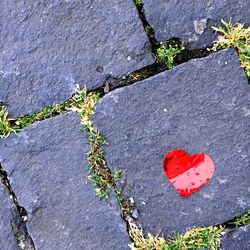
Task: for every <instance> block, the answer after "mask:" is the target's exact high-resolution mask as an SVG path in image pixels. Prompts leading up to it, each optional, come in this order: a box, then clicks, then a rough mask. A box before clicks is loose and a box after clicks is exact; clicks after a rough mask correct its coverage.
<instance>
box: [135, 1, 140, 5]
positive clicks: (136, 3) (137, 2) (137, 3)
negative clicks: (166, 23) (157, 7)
mask: <svg viewBox="0 0 250 250" xmlns="http://www.w3.org/2000/svg"><path fill="white" fill-rule="evenodd" d="M134 3H135V5H141V4H142V0H134Z"/></svg>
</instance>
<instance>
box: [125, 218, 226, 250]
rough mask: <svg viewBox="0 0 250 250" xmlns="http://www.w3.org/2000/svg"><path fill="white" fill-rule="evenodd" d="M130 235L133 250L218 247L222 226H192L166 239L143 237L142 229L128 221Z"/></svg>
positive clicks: (213, 248)
mask: <svg viewBox="0 0 250 250" xmlns="http://www.w3.org/2000/svg"><path fill="white" fill-rule="evenodd" d="M129 228H130V230H129V232H130V237H131V238H132V239H133V240H134V243H133V244H131V245H130V248H131V249H133V250H186V249H190V250H192V249H193V250H195V249H205V248H208V249H211V250H216V249H219V246H220V237H221V235H222V232H223V230H224V227H222V226H220V227H212V226H211V227H204V228H194V229H192V230H190V231H188V232H186V233H185V234H183V235H176V236H175V237H174V238H172V239H169V240H166V239H164V238H163V237H160V236H159V235H158V236H153V235H151V234H148V237H146V238H145V237H144V235H143V232H142V230H141V229H140V228H139V227H138V226H137V225H136V224H135V223H133V222H132V223H131V222H130V223H129Z"/></svg>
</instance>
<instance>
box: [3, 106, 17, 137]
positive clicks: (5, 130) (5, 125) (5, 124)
mask: <svg viewBox="0 0 250 250" xmlns="http://www.w3.org/2000/svg"><path fill="white" fill-rule="evenodd" d="M15 132H16V130H15V129H14V128H13V127H12V126H11V123H10V121H9V119H8V110H7V108H6V107H5V106H3V105H0V138H5V137H7V136H8V135H9V134H10V133H15Z"/></svg>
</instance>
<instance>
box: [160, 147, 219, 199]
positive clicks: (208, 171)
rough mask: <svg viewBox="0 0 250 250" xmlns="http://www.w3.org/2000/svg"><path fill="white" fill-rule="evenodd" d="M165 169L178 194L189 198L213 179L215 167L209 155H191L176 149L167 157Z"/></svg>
mask: <svg viewBox="0 0 250 250" xmlns="http://www.w3.org/2000/svg"><path fill="white" fill-rule="evenodd" d="M164 169H165V172H166V175H167V177H168V179H169V180H170V182H171V183H172V184H173V186H174V187H175V188H176V190H177V191H178V193H179V194H180V195H181V196H183V197H188V196H189V195H191V194H192V193H194V192H196V191H197V190H199V189H200V188H201V187H203V186H204V185H205V184H206V183H207V182H208V181H209V180H210V179H211V178H212V177H213V175H214V171H215V165H214V162H213V160H212V158H211V157H210V156H208V155H207V154H204V153H198V154H195V155H189V154H188V153H187V152H185V151H184V150H180V149H175V150H173V151H172V152H170V153H168V154H167V155H166V156H165V159H164Z"/></svg>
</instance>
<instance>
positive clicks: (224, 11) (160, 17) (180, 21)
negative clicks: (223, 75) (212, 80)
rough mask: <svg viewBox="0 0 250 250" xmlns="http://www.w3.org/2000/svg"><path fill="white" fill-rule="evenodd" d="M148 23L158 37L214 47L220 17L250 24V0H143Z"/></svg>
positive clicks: (192, 45)
mask: <svg viewBox="0 0 250 250" xmlns="http://www.w3.org/2000/svg"><path fill="white" fill-rule="evenodd" d="M143 3H144V8H145V14H146V18H147V20H148V22H149V23H150V24H151V26H152V28H153V29H154V31H155V35H156V37H157V39H159V40H160V41H165V40H167V39H169V38H172V37H178V38H180V39H181V40H182V41H184V42H186V43H188V44H189V45H190V46H191V47H192V48H194V47H195V48H202V47H208V46H211V44H212V42H213V41H214V40H215V38H216V34H215V33H214V32H213V30H212V28H211V26H217V25H220V24H221V23H220V20H221V19H224V20H225V21H229V20H230V18H231V19H232V21H237V22H241V23H245V24H248V25H249V24H250V15H249V0H220V1H216V0H192V1H179V0H169V1H166V0H156V1H154V0H143Z"/></svg>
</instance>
